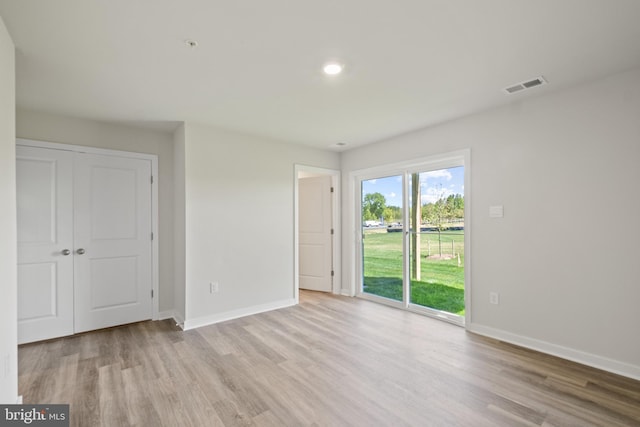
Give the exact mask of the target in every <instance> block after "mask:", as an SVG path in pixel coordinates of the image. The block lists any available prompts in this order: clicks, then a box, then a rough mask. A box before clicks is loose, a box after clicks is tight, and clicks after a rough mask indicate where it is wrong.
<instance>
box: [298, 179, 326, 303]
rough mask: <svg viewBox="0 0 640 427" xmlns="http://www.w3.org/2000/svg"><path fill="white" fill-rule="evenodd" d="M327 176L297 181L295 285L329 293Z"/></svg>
mask: <svg viewBox="0 0 640 427" xmlns="http://www.w3.org/2000/svg"><path fill="white" fill-rule="evenodd" d="M332 227H333V226H332V215H331V177H330V176H319V177H310V178H300V179H299V180H298V236H299V243H298V244H299V247H298V252H299V263H300V265H299V283H300V285H299V286H300V288H301V289H310V290H314V291H324V292H331V287H332V276H331V271H332V234H331V232H332Z"/></svg>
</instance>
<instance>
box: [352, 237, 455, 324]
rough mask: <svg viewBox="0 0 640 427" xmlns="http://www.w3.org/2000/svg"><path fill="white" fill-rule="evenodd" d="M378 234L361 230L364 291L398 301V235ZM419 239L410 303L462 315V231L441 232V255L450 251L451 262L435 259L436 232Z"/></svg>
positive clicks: (399, 239)
mask: <svg viewBox="0 0 640 427" xmlns="http://www.w3.org/2000/svg"><path fill="white" fill-rule="evenodd" d="M381 231H383V230H367V231H365V238H364V246H363V249H364V251H363V252H364V292H366V293H370V294H374V295H379V296H381V297H385V298H390V299H394V300H398V301H402V233H387V232H381ZM420 239H421V241H420V246H421V247H420V249H421V256H420V259H421V263H420V265H421V269H420V270H421V277H420V280H419V281H417V280H411V302H412V303H413V304H419V305H422V306H426V307H430V308H434V309H437V310H443V311H447V312H449V313H454V314H458V315H461V316H462V315H464V309H465V308H464V232H463V231H451V232H447V233H442V255H443V256H445V257H446V256H451V254H452V250H453V253H455V254H456V256H454V257H453V258H451V259H437V258H439V257H438V255H439V253H440V252H439V245H438V233H422V234H421V235H420ZM458 253H459V254H460V266H458V258H457V254H458Z"/></svg>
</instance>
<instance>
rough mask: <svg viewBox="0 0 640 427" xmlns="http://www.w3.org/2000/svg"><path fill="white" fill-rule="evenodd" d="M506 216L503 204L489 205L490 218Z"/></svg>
mask: <svg viewBox="0 0 640 427" xmlns="http://www.w3.org/2000/svg"><path fill="white" fill-rule="evenodd" d="M503 216H504V207H503V206H489V217H490V218H502V217H503Z"/></svg>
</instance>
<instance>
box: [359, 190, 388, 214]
mask: <svg viewBox="0 0 640 427" xmlns="http://www.w3.org/2000/svg"><path fill="white" fill-rule="evenodd" d="M386 207H387V200H386V199H385V198H384V196H383V195H382V194H380V193H369V194H365V196H364V201H363V202H362V216H363V217H364V219H365V220H382V219H383V216H384V209H385V208H386Z"/></svg>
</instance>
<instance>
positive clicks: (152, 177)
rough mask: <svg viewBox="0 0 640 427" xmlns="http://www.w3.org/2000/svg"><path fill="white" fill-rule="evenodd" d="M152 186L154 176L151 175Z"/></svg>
mask: <svg viewBox="0 0 640 427" xmlns="http://www.w3.org/2000/svg"><path fill="white" fill-rule="evenodd" d="M151 184H153V175H151Z"/></svg>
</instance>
